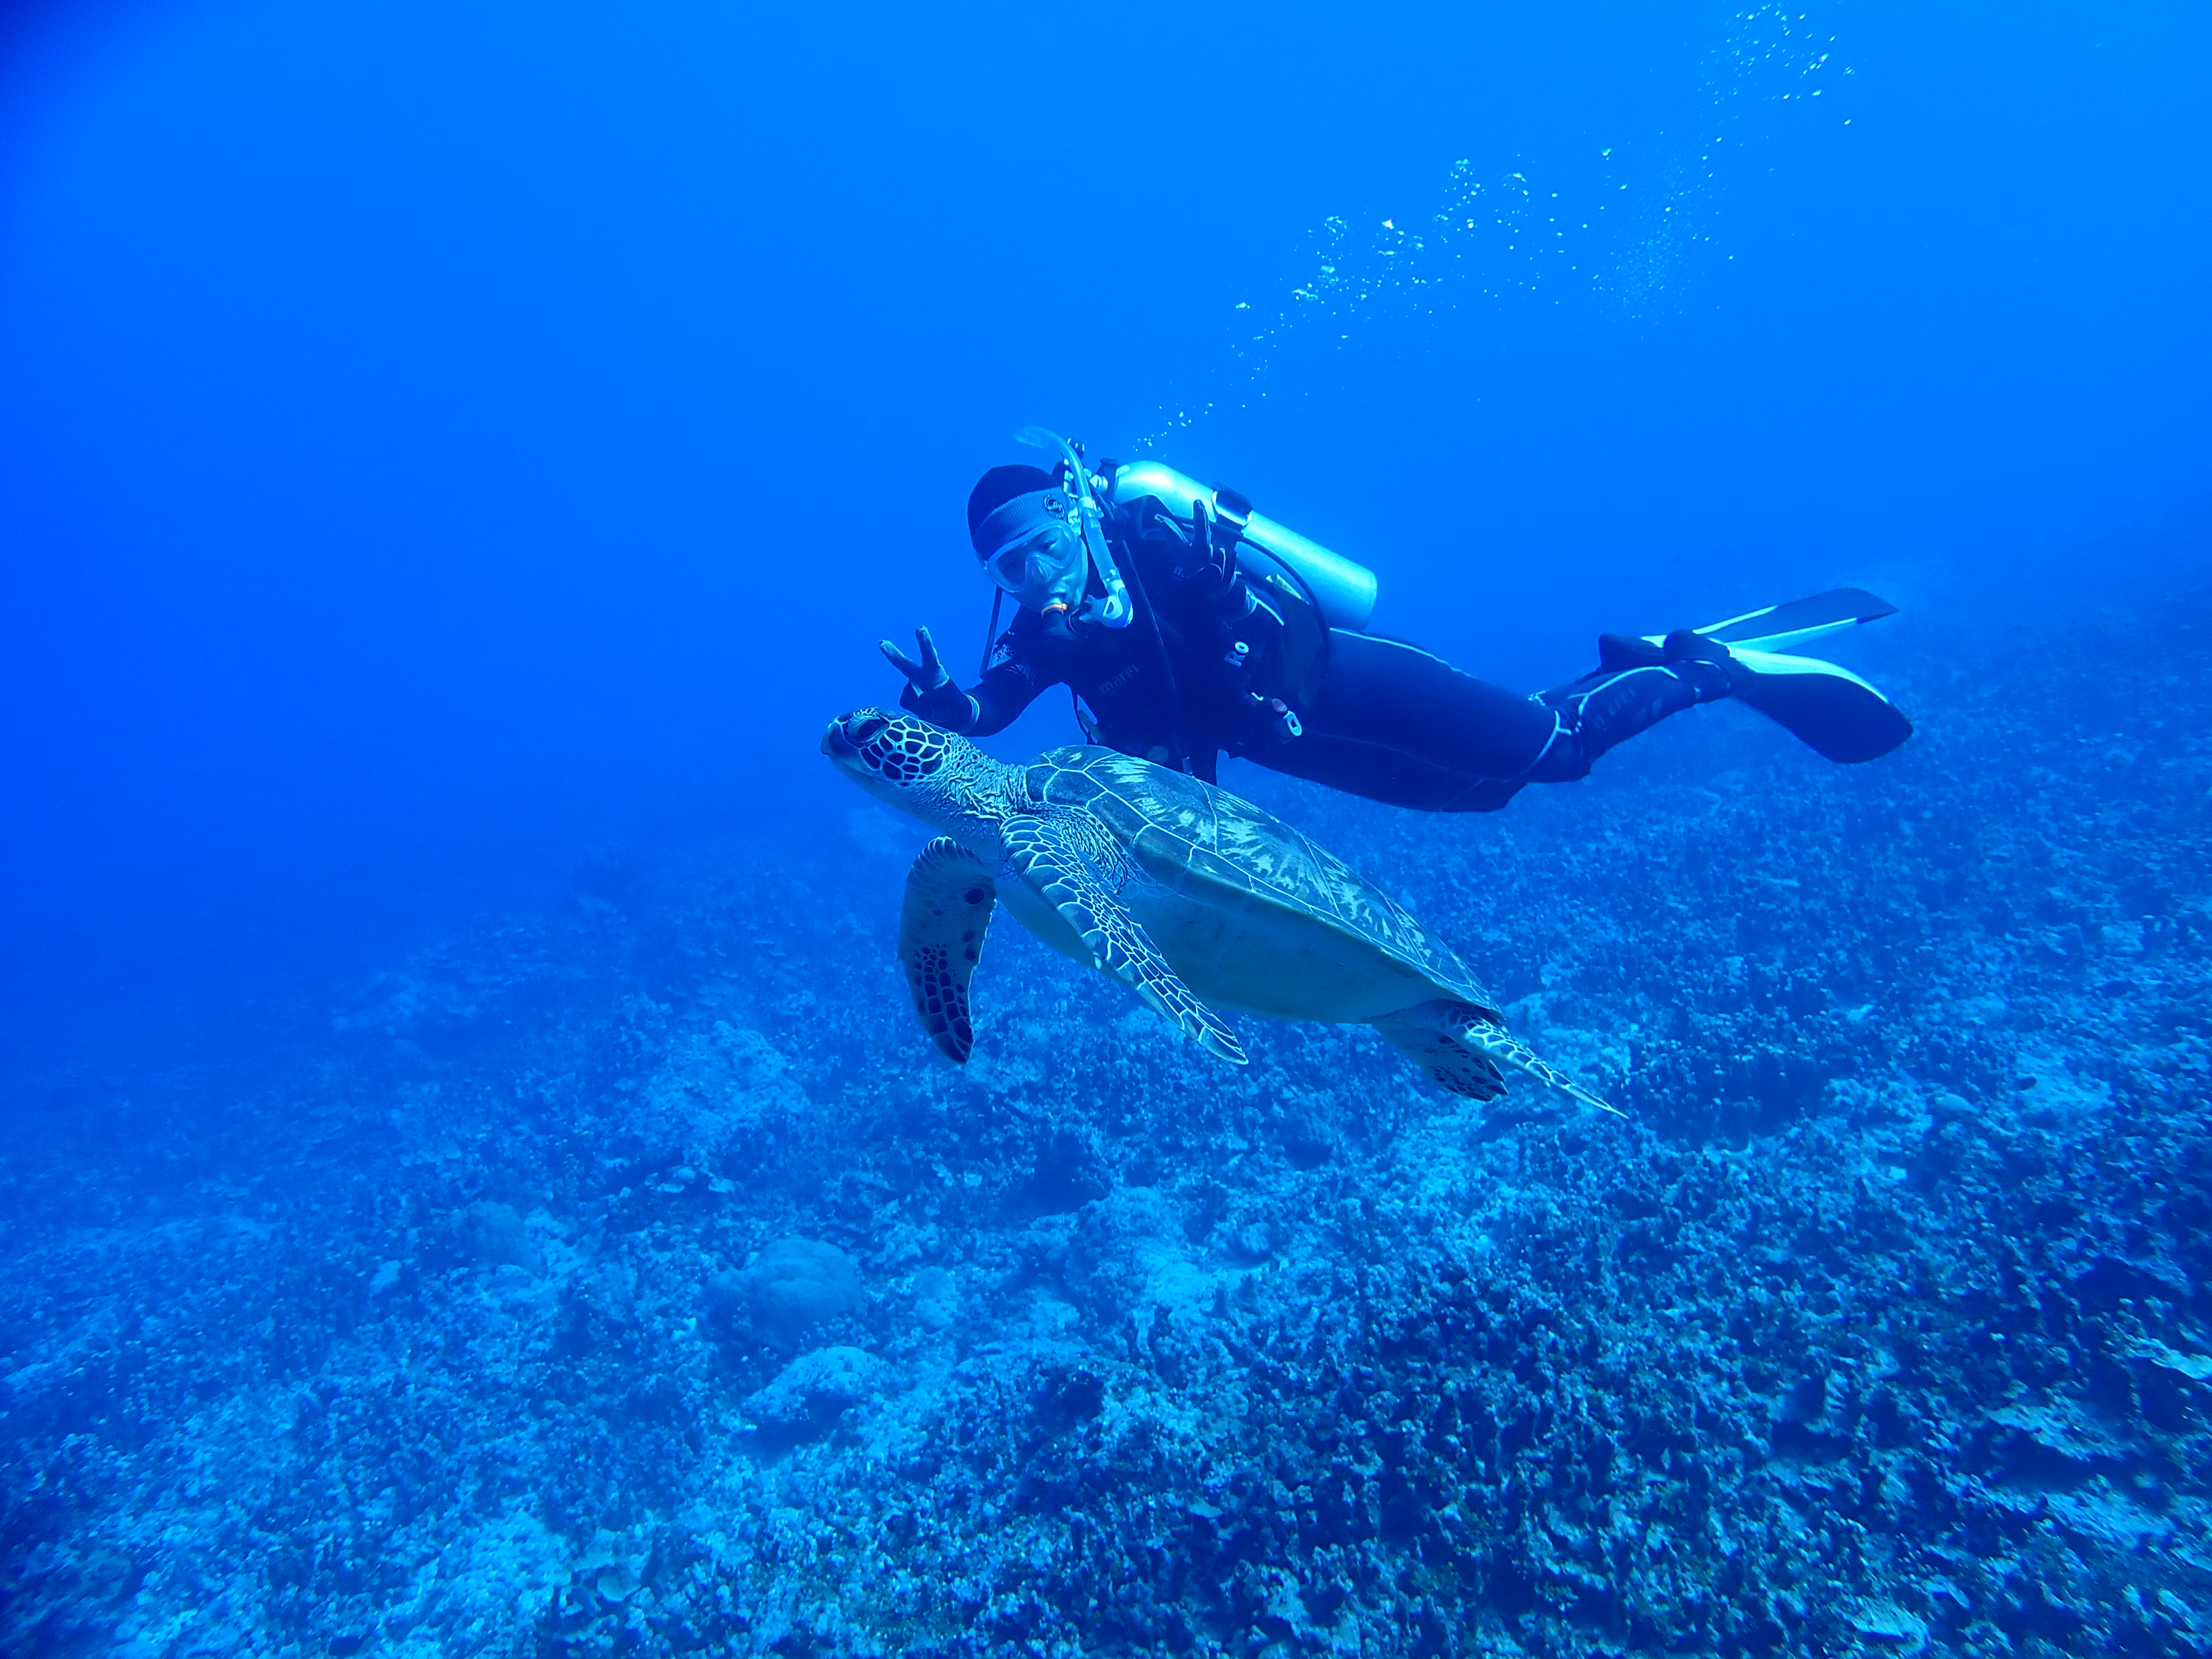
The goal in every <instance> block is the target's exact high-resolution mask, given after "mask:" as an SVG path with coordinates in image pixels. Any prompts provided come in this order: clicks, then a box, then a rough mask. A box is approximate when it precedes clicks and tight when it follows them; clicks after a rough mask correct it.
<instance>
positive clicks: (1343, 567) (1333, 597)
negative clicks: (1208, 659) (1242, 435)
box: [1106, 461, 1376, 633]
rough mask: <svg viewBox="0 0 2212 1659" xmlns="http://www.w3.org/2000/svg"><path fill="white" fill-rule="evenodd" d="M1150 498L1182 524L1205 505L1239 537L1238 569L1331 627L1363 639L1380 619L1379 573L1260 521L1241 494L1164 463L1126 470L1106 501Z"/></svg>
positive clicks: (1136, 464)
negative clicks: (1307, 607) (1372, 620)
mask: <svg viewBox="0 0 2212 1659" xmlns="http://www.w3.org/2000/svg"><path fill="white" fill-rule="evenodd" d="M1146 495H1150V496H1152V498H1153V499H1154V500H1156V501H1158V502H1159V503H1160V505H1161V506H1163V507H1166V508H1167V510H1168V511H1169V512H1170V513H1174V514H1175V515H1176V517H1177V518H1181V519H1188V518H1189V517H1191V516H1192V514H1193V513H1195V512H1196V511H1197V504H1198V503H1199V502H1200V501H1203V502H1205V503H1206V508H1207V511H1208V514H1209V516H1210V517H1212V519H1213V520H1215V521H1216V522H1217V523H1222V524H1226V525H1228V526H1230V527H1231V529H1232V530H1234V531H1235V532H1236V536H1237V568H1238V569H1239V570H1240V571H1242V572H1243V574H1244V575H1245V577H1246V578H1247V579H1248V580H1251V581H1253V582H1255V583H1261V584H1265V585H1266V586H1268V587H1271V588H1273V589H1274V590H1275V591H1277V592H1282V593H1285V594H1287V595H1289V596H1290V597H1291V598H1292V599H1298V600H1302V601H1303V602H1304V604H1306V605H1310V606H1311V607H1312V608H1313V610H1314V611H1316V613H1318V615H1319V617H1320V618H1321V620H1322V622H1323V623H1326V624H1327V625H1328V627H1331V628H1343V629H1351V630H1352V632H1354V633H1358V632H1359V631H1361V630H1363V629H1365V628H1366V626H1367V623H1368V621H1369V619H1370V617H1373V616H1374V614H1375V590H1376V579H1375V573H1374V572H1373V571H1371V570H1370V569H1369V568H1367V567H1366V566H1365V565H1364V564H1359V563H1356V562H1353V561H1352V560H1351V559H1347V558H1346V557H1345V556H1344V555H1343V554H1341V553H1338V552H1334V551H1333V550H1330V549H1328V548H1326V547H1323V546H1322V544H1320V543H1319V542H1317V541H1315V540H1314V539H1312V538H1310V537H1307V536H1301V535H1300V534H1298V532H1297V531H1295V530H1292V529H1291V528H1290V527H1289V526H1287V525H1280V524H1277V523H1276V522H1275V521H1274V520H1273V519H1270V518H1267V516H1265V515H1264V514H1262V513H1255V512H1254V511H1253V510H1252V503H1251V502H1249V501H1247V500H1245V499H1244V497H1243V496H1242V495H1238V494H1237V492H1236V491H1235V490H1233V489H1228V488H1226V487H1225V486H1216V487H1215V488H1213V489H1207V488H1206V486H1205V485H1203V484H1201V483H1199V482H1198V481H1197V480H1196V479H1194V478H1191V477H1187V476H1185V475H1184V474H1182V473H1181V472H1178V471H1176V470H1175V469H1174V468H1173V467H1171V466H1169V465H1166V464H1165V463H1164V462H1161V461H1129V462H1126V463H1124V464H1123V465H1120V466H1118V467H1115V469H1114V471H1113V474H1112V476H1111V477H1109V479H1108V480H1107V482H1106V499H1107V500H1108V501H1111V502H1112V503H1113V504H1114V505H1115V506H1116V507H1120V506H1122V505H1124V504H1126V503H1127V502H1130V501H1136V500H1138V499H1139V497H1141V496H1146Z"/></svg>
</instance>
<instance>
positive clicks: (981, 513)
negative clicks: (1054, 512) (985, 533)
mask: <svg viewBox="0 0 2212 1659" xmlns="http://www.w3.org/2000/svg"><path fill="white" fill-rule="evenodd" d="M1057 482H1058V481H1057V480H1056V479H1054V477H1053V475H1052V474H1051V473H1049V472H1047V471H1044V469H1043V468H1042V467H1036V466H994V467H993V468H992V469H991V470H990V471H988V472H986V473H985V474H984V475H983V476H982V477H980V478H978V479H977V480H976V481H975V489H971V490H969V492H968V543H969V546H971V547H973V548H974V549H975V556H976V557H977V558H979V559H981V558H988V557H989V556H991V555H992V554H993V553H994V552H996V551H997V549H995V548H989V547H985V546H984V545H982V544H981V543H980V542H979V541H977V540H976V538H975V537H976V532H977V531H979V530H981V528H982V525H983V520H986V519H987V518H988V517H990V516H991V514H992V513H995V512H997V511H998V510H999V508H1000V507H1004V506H1005V505H1006V503H1007V502H1008V501H1012V500H1013V499H1014V497H1015V496H1017V495H1036V493H1037V492H1038V491H1039V490H1043V489H1052V488H1054V485H1055V484H1056V483H1057Z"/></svg>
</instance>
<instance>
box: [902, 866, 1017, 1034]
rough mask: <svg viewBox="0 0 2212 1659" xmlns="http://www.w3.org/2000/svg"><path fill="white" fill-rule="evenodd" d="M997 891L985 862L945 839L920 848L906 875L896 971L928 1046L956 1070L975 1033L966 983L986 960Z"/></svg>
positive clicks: (996, 885)
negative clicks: (911, 995) (898, 969)
mask: <svg viewBox="0 0 2212 1659" xmlns="http://www.w3.org/2000/svg"><path fill="white" fill-rule="evenodd" d="M998 896H999V889H998V884H996V883H995V882H994V881H993V880H992V879H991V872H989V871H988V870H987V869H986V868H984V866H983V861H982V860H981V859H979V858H977V857H976V856H975V854H973V853H970V852H969V850H968V849H967V848H964V847H963V846H962V845H961V844H960V843H959V842H957V841H954V840H952V839H951V837H950V836H939V837H938V838H937V839H936V840H935V841H933V842H930V843H929V845H928V846H927V847H925V848H922V849H921V857H920V858H917V859H916V860H915V861H914V867H913V868H912V869H910V870H908V872H906V902H905V903H904V904H903V905H902V906H901V907H900V909H899V938H898V956H899V965H900V966H901V967H902V968H904V969H906V982H907V988H908V990H910V991H912V992H913V993H914V1011H915V1012H916V1013H917V1014H920V1015H921V1024H922V1029H923V1030H926V1031H927V1032H928V1033H929V1040H930V1041H931V1042H933V1043H935V1044H936V1045H937V1046H938V1048H939V1049H940V1050H941V1051H942V1052H943V1053H944V1054H945V1058H946V1059H948V1060H951V1062H952V1063H953V1064H954V1065H956V1066H964V1065H966V1064H967V1063H968V1054H969V1050H970V1049H971V1048H974V1047H975V1024H974V1022H973V1021H972V1020H971V1018H969V1012H968V981H969V980H970V979H972V978H974V977H975V964H976V963H977V962H979V961H981V959H982V955H983V935H984V933H986V932H987V930H988V929H989V927H990V926H991V910H992V907H993V904H994V902H995V901H996V900H997V898H998Z"/></svg>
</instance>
